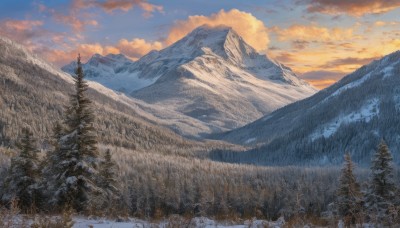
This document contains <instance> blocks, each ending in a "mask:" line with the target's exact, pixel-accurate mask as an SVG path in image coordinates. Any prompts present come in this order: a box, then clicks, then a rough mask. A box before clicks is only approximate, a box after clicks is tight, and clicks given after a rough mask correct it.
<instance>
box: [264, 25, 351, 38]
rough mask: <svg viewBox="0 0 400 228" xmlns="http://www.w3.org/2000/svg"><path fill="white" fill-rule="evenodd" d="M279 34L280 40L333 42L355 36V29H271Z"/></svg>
mask: <svg viewBox="0 0 400 228" xmlns="http://www.w3.org/2000/svg"><path fill="white" fill-rule="evenodd" d="M271 30H272V31H274V32H275V33H277V34H278V36H279V40H281V41H286V40H294V39H295V40H307V41H310V40H317V41H331V40H345V39H349V38H351V37H352V36H353V29H352V28H348V29H343V28H325V27H320V26H316V25H310V26H306V25H292V26H290V27H288V28H286V29H281V28H279V27H273V28H272V29H271Z"/></svg>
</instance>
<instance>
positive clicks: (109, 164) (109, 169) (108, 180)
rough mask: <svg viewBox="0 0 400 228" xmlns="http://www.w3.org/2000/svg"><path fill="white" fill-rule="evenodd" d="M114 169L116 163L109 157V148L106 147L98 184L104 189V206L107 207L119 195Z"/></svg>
mask: <svg viewBox="0 0 400 228" xmlns="http://www.w3.org/2000/svg"><path fill="white" fill-rule="evenodd" d="M116 171H117V170H116V164H115V163H114V162H113V160H112V158H111V152H110V150H109V149H107V150H106V152H105V153H104V158H103V161H102V162H101V165H100V186H101V188H102V189H103V190H104V191H105V198H106V199H105V207H107V208H109V207H110V206H112V204H113V203H115V202H116V201H117V200H118V199H119V197H120V193H119V190H118V183H117V179H116V176H117V173H116Z"/></svg>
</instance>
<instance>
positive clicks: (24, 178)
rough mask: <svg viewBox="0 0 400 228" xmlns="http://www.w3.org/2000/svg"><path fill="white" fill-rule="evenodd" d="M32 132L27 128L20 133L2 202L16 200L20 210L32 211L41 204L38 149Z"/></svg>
mask: <svg viewBox="0 0 400 228" xmlns="http://www.w3.org/2000/svg"><path fill="white" fill-rule="evenodd" d="M35 144H36V142H35V140H34V138H33V134H32V132H31V131H30V130H29V129H28V128H24V129H23V131H22V138H21V139H20V141H19V143H18V145H17V148H18V150H19V154H18V155H17V156H15V157H13V158H12V159H11V166H10V170H9V174H8V176H7V178H6V181H5V189H6V190H5V192H6V194H4V195H3V200H4V201H10V200H12V199H16V200H17V201H18V206H19V207H20V208H21V209H22V210H25V211H26V210H28V209H32V208H34V207H36V206H38V205H40V203H41V200H42V199H41V194H40V191H39V181H40V172H39V160H38V152H39V151H38V149H37V148H36V145H35Z"/></svg>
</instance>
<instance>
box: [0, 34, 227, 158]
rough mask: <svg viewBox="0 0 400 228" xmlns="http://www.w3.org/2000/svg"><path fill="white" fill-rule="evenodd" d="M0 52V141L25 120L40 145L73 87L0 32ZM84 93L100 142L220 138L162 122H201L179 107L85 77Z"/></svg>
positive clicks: (185, 147) (148, 143)
mask: <svg viewBox="0 0 400 228" xmlns="http://www.w3.org/2000/svg"><path fill="white" fill-rule="evenodd" d="M0 53H2V54H1V55H0V91H1V93H0V110H1V111H0V146H4V147H13V145H14V144H15V141H16V140H17V139H18V137H19V134H20V132H21V131H20V130H21V128H23V127H24V126H29V127H30V128H31V129H32V131H33V132H34V134H35V137H36V138H37V139H39V140H40V143H41V145H42V146H43V147H46V145H48V142H49V137H50V136H51V131H52V127H53V125H54V123H55V122H56V121H58V120H60V119H61V115H62V110H63V106H64V105H65V104H67V102H68V94H71V93H72V92H73V89H74V84H73V80H72V77H71V76H70V75H69V74H66V73H64V72H61V71H59V70H57V69H56V68H55V67H53V66H51V65H50V64H48V63H47V62H45V61H43V60H42V59H40V58H39V57H38V56H36V55H34V54H32V53H31V52H29V51H28V50H27V49H26V48H24V47H23V46H21V45H19V44H16V43H15V42H13V41H11V40H9V39H7V38H3V37H0ZM89 96H90V98H91V99H92V100H93V102H94V110H95V115H96V129H98V136H99V140H100V143H101V144H102V145H112V146H117V147H125V148H130V149H135V150H137V151H152V152H163V153H172V152H174V153H175V152H182V153H190V152H193V151H197V150H205V149H206V148H208V147H215V146H216V147H218V145H219V144H220V143H211V142H196V141H192V140H188V139H186V138H183V137H181V136H180V135H178V134H176V133H174V132H173V131H171V130H169V129H168V128H167V127H170V128H176V129H175V130H176V131H177V132H179V131H184V132H180V133H185V131H190V130H191V129H192V130H193V131H197V128H199V127H201V126H197V125H196V123H195V122H192V120H187V119H185V116H179V115H180V114H179V113H176V112H173V111H169V110H165V109H164V108H162V107H158V106H155V105H153V106H152V105H148V104H145V103H144V102H142V101H138V100H135V99H133V98H129V97H126V96H125V95H121V94H117V93H115V92H114V91H112V90H110V89H108V88H105V87H104V86H101V85H100V84H98V83H96V82H90V83H89ZM177 119H178V120H177Z"/></svg>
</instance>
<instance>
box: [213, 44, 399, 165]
mask: <svg viewBox="0 0 400 228" xmlns="http://www.w3.org/2000/svg"><path fill="white" fill-rule="evenodd" d="M399 75H400V51H396V52H393V53H391V54H389V55H387V56H385V57H383V58H381V59H380V60H375V61H373V62H371V63H370V64H368V65H365V66H363V67H361V68H359V69H358V70H356V71H355V72H353V73H351V74H349V75H347V76H346V77H344V78H343V79H341V80H340V81H338V82H337V83H335V84H333V85H332V86H330V87H328V88H326V89H324V90H321V91H320V92H318V93H316V94H315V95H313V96H311V97H309V98H306V99H304V100H302V101H298V102H295V103H293V104H290V105H288V106H285V107H283V108H281V109H278V110H276V111H275V112H273V113H271V114H269V115H266V116H264V117H262V118H260V119H259V120H257V121H255V122H252V123H250V124H248V125H246V126H244V127H242V128H238V129H235V130H233V131H229V132H226V133H223V134H220V135H216V137H215V138H216V139H223V140H227V141H230V142H235V143H238V144H242V145H253V146H254V145H258V146H257V148H256V149H253V150H249V151H248V152H246V153H243V154H242V155H240V156H239V157H240V158H239V157H237V158H235V159H238V160H240V161H242V160H246V161H248V162H250V160H251V159H250V157H252V158H254V159H255V158H257V159H259V161H260V163H262V164H273V163H274V161H273V159H275V162H276V164H286V165H287V164H293V165H295V164H296V162H295V161H296V159H297V161H298V162H299V163H302V162H304V163H307V162H309V163H313V164H325V163H327V164H338V163H339V162H340V161H341V159H342V155H343V154H344V153H345V152H346V151H348V152H350V153H351V154H352V155H353V156H352V157H353V159H354V160H355V161H356V162H359V163H361V164H364V165H365V164H368V162H369V158H370V157H369V155H371V154H372V153H373V152H374V150H375V147H376V145H377V144H378V143H379V141H380V140H381V139H382V138H385V139H386V140H387V142H388V144H389V146H390V147H391V149H392V150H394V151H397V150H399V149H400V143H399V142H400V141H399V140H398V139H400V133H399V132H398V131H397V129H399V126H400V120H398V118H396V116H397V115H399V114H400V113H399V112H400V86H399V85H400V77H399ZM220 156H223V155H220ZM278 156H282V157H281V158H279V159H278ZM394 157H395V159H396V161H397V162H398V161H399V156H398V154H396V153H394ZM235 159H234V160H235Z"/></svg>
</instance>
